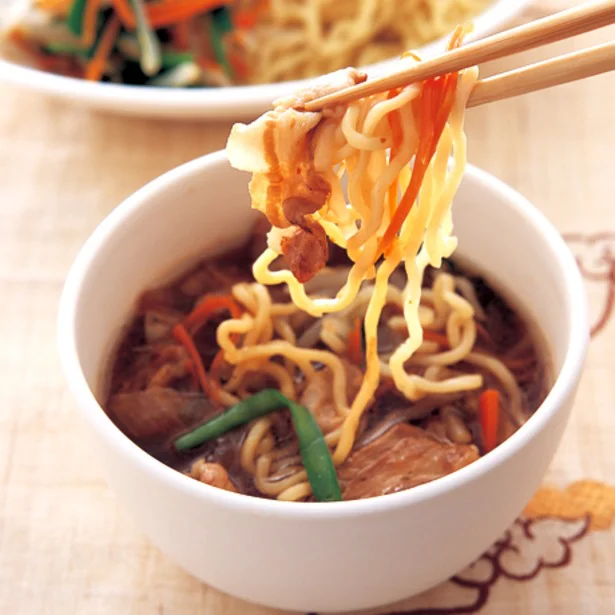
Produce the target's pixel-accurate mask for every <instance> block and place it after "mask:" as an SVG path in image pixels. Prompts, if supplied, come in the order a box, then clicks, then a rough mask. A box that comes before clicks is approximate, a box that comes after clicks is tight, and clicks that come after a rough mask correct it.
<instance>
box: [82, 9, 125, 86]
mask: <svg viewBox="0 0 615 615" xmlns="http://www.w3.org/2000/svg"><path fill="white" fill-rule="evenodd" d="M119 32H120V22H119V19H117V17H111V19H109V21H108V22H107V24H106V25H105V28H104V30H103V33H102V35H101V37H100V41H99V42H98V46H97V47H96V51H95V52H94V56H93V58H92V60H91V61H90V62H89V64H88V65H87V67H86V70H85V78H86V79H87V80H88V81H99V80H100V78H101V76H102V74H103V73H104V72H105V65H106V63H107V60H108V59H109V54H110V53H111V50H112V49H113V45H114V44H115V40H116V39H117V35H118V34H119Z"/></svg>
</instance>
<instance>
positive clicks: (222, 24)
mask: <svg viewBox="0 0 615 615" xmlns="http://www.w3.org/2000/svg"><path fill="white" fill-rule="evenodd" d="M209 24H210V27H209V36H210V39H211V47H212V49H213V51H214V56H215V57H216V61H217V62H218V64H220V66H222V68H223V70H224V72H225V73H226V74H227V76H229V77H232V76H233V75H232V71H231V67H230V65H229V63H228V61H227V59H226V54H225V52H224V43H223V40H222V39H223V36H224V35H225V34H226V33H227V32H229V29H230V30H232V28H233V26H232V24H231V21H230V17H229V16H228V14H227V13H226V11H220V10H216V11H212V13H211V16H210V21H209Z"/></svg>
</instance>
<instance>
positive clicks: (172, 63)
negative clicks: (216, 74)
mask: <svg viewBox="0 0 615 615" xmlns="http://www.w3.org/2000/svg"><path fill="white" fill-rule="evenodd" d="M161 59H162V68H175V67H176V66H179V65H180V64H188V63H190V62H194V55H193V54H192V53H188V52H183V51H163V53H162V58H161Z"/></svg>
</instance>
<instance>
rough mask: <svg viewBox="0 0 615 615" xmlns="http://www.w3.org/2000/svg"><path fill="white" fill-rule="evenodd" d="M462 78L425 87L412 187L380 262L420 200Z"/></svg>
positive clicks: (457, 41) (456, 38)
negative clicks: (428, 169)
mask: <svg viewBox="0 0 615 615" xmlns="http://www.w3.org/2000/svg"><path fill="white" fill-rule="evenodd" d="M464 34H465V28H464V27H462V26H459V27H458V28H457V29H456V30H455V32H454V33H453V36H452V37H451V40H450V43H449V49H455V48H456V47H459V45H461V43H462V40H463V35H464ZM458 77H459V75H458V73H450V74H448V75H444V76H442V77H435V78H432V79H428V80H426V81H425V82H424V83H423V87H422V89H421V94H420V98H419V102H418V105H417V106H416V107H415V108H418V112H419V116H420V117H419V121H420V125H421V132H420V135H419V145H418V149H417V153H416V156H415V161H414V167H413V169H412V175H411V177H410V184H409V185H408V188H407V189H406V192H405V193H404V195H403V197H402V198H401V201H400V202H399V206H398V207H397V210H396V211H395V215H394V216H393V218H392V219H391V222H390V223H389V226H388V227H387V229H386V231H385V233H384V235H383V236H382V239H381V240H380V245H379V247H378V252H377V255H376V259H378V258H380V255H381V254H382V253H383V252H386V251H387V250H388V249H389V247H390V246H391V244H392V243H393V241H394V239H395V237H396V235H397V233H398V232H399V230H400V229H401V227H402V225H403V223H404V220H405V219H406V217H407V216H408V214H409V213H410V210H411V209H412V206H413V205H414V203H415V201H416V199H417V197H418V194H419V191H420V189H421V185H422V183H423V179H424V177H425V173H426V172H427V167H428V166H429V163H430V162H431V159H432V158H433V156H434V154H435V152H436V148H437V146H438V142H439V140H440V137H441V136H442V131H443V130H444V126H445V125H446V122H447V120H448V117H449V115H450V113H451V111H452V108H453V103H454V102H455V92H456V90H457V81H458Z"/></svg>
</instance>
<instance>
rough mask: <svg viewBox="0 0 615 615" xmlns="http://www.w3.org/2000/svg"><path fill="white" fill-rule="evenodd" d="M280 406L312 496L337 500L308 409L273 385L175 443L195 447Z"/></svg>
mask: <svg viewBox="0 0 615 615" xmlns="http://www.w3.org/2000/svg"><path fill="white" fill-rule="evenodd" d="M282 408H288V409H289V411H290V415H291V418H292V421H293V426H294V428H295V432H296V433H297V438H298V440H299V451H300V453H301V458H302V460H303V465H304V467H305V470H306V472H307V475H308V480H309V481H310V485H311V486H312V492H313V493H314V497H315V498H316V499H317V500H318V501H320V502H331V501H336V500H341V499H342V494H341V490H340V486H339V482H338V480H337V473H336V471H335V466H334V465H333V459H332V458H331V453H330V451H329V447H328V446H327V443H326V442H325V439H324V437H323V435H322V431H321V430H320V427H319V426H318V424H317V423H316V421H315V420H314V417H313V416H312V414H311V413H310V411H309V410H307V409H306V408H304V407H303V406H300V405H299V404H296V403H295V402H292V401H290V400H289V399H287V398H286V397H284V395H282V393H280V392H279V391H277V390H275V389H265V390H263V391H260V392H259V393H256V394H255V395H252V397H248V398H247V399H243V400H241V401H240V402H238V403H237V404H235V405H234V406H232V407H230V408H229V409H228V410H226V411H225V412H223V413H222V414H219V415H218V416H216V417H214V418H213V419H211V420H209V421H207V422H206V423H203V424H202V425H200V426H199V427H197V428H196V429H194V430H193V431H191V432H189V433H187V434H185V435H183V436H181V437H179V438H177V440H175V447H176V448H177V449H178V450H180V451H185V450H188V449H191V448H195V447H197V446H200V445H201V444H203V443H205V442H208V441H209V440H213V439H215V438H217V437H218V436H221V435H222V434H224V433H226V432H227V431H230V430H231V429H234V428H235V427H239V426H241V425H245V424H246V423H249V422H250V421H253V420H254V419H257V418H259V417H261V416H264V415H266V414H269V413H270V412H274V411H275V410H280V409H282Z"/></svg>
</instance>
